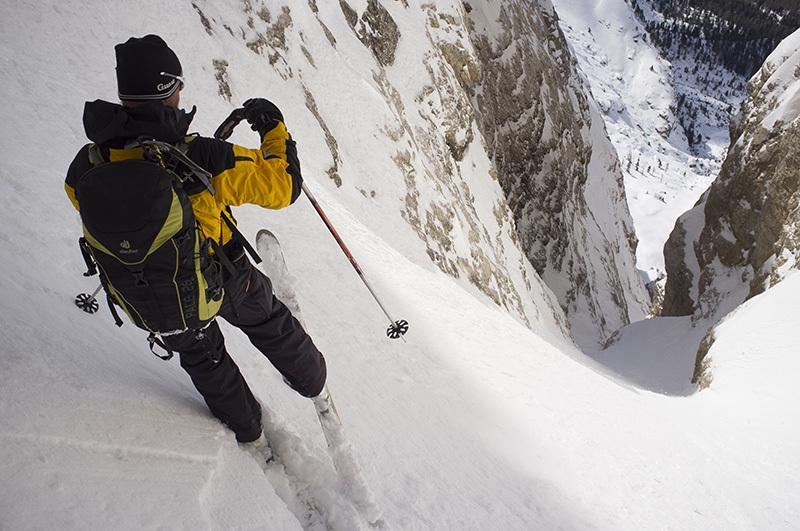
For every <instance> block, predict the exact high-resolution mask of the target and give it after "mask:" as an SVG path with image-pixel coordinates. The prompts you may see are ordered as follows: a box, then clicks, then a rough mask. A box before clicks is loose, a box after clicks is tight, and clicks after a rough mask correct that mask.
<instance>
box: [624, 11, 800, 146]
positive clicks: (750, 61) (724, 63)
mask: <svg viewBox="0 0 800 531" xmlns="http://www.w3.org/2000/svg"><path fill="white" fill-rule="evenodd" d="M628 2H629V3H630V5H631V6H632V7H633V9H634V11H635V13H636V15H637V17H638V18H639V20H640V21H641V22H642V23H643V24H644V26H645V29H646V30H647V34H648V35H649V37H650V38H651V40H652V43H653V44H654V45H655V46H656V48H657V49H658V50H659V51H660V53H661V55H662V56H663V57H664V58H665V59H667V60H668V61H669V62H670V63H671V64H672V66H673V86H674V87H675V91H676V102H675V115H676V117H677V119H678V122H679V123H680V125H681V126H682V128H683V130H684V131H685V132H686V137H687V139H688V141H689V145H690V146H691V147H692V150H693V152H694V153H695V154H697V155H700V156H703V155H704V154H706V153H707V152H708V146H706V145H705V142H706V141H707V140H708V139H707V138H705V137H704V136H703V134H702V132H701V130H702V129H703V126H705V125H708V124H712V125H714V124H720V125H721V124H724V123H726V122H727V121H729V120H730V118H731V117H732V116H733V114H735V113H736V112H738V110H739V109H738V106H739V103H740V102H741V100H742V97H743V95H744V91H745V85H746V84H747V80H748V79H749V78H750V77H751V76H752V75H753V74H755V72H756V71H757V70H758V69H759V68H760V67H761V65H762V64H763V62H764V60H765V59H766V58H767V56H768V55H769V54H770V53H771V52H772V50H774V49H775V47H776V46H777V45H778V43H780V42H781V41H782V40H783V39H784V38H786V37H787V36H788V35H790V34H791V33H792V32H793V31H794V30H796V29H797V28H798V27H800V2H799V1H797V0H786V1H782V0H773V1H761V0H759V1H755V0H691V1H690V0H628Z"/></svg>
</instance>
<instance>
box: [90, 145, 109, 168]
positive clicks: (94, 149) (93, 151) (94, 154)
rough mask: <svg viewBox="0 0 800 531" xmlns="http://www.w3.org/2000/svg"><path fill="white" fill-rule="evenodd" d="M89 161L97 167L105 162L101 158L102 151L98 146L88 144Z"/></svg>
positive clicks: (102, 157)
mask: <svg viewBox="0 0 800 531" xmlns="http://www.w3.org/2000/svg"><path fill="white" fill-rule="evenodd" d="M89 161H90V162H91V163H92V165H93V166H99V165H101V164H103V163H104V162H107V161H106V157H104V156H103V149H102V148H101V147H100V146H99V145H98V144H89Z"/></svg>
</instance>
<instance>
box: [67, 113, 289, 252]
mask: <svg viewBox="0 0 800 531" xmlns="http://www.w3.org/2000/svg"><path fill="white" fill-rule="evenodd" d="M193 117H194V110H192V112H191V113H186V112H185V111H183V110H181V109H177V108H175V107H167V106H165V105H164V104H163V103H162V102H160V101H152V102H147V103H145V104H142V105H139V106H137V107H123V106H122V105H118V104H114V103H109V102H105V101H101V100H97V101H93V102H87V103H86V106H85V108H84V114H83V123H84V128H85V130H86V136H87V137H88V138H89V139H90V140H91V141H92V142H94V143H95V144H97V145H98V146H100V148H101V152H102V153H103V158H104V160H108V161H114V160H124V159H135V158H142V157H143V155H142V150H141V148H136V149H130V150H126V149H125V145H126V143H128V142H129V141H130V140H133V139H136V138H138V137H140V136H148V137H152V138H155V139H156V140H160V141H163V142H169V143H173V144H177V143H182V142H184V143H186V146H187V151H186V155H187V156H188V157H189V158H190V159H192V160H193V161H194V162H196V163H197V164H199V165H200V166H201V167H202V168H204V169H205V170H206V171H208V172H209V173H211V175H212V179H211V184H212V185H213V187H214V190H215V193H214V195H212V194H211V193H210V192H209V191H208V190H207V189H205V188H202V189H201V190H198V191H197V192H196V193H192V191H188V190H187V191H188V192H189V193H190V199H191V201H192V206H193V207H194V213H195V217H196V218H197V221H198V223H199V224H200V228H201V230H202V231H203V233H204V235H205V236H206V237H210V238H213V239H215V240H216V241H217V242H219V243H220V244H221V245H225V244H226V243H228V242H229V241H230V240H231V238H232V235H231V232H230V230H229V229H228V227H227V226H226V225H225V224H224V223H223V222H222V218H221V212H223V211H224V212H228V213H230V207H232V206H238V205H243V204H254V205H259V206H261V207H264V208H269V209H279V208H283V207H286V206H288V205H290V204H291V203H293V202H294V201H295V200H296V199H297V197H298V196H299V195H300V190H301V185H302V182H303V180H302V176H301V173H300V162H299V160H298V158H297V149H296V147H295V143H294V141H293V140H292V138H291V136H290V135H289V133H288V132H287V131H286V127H285V126H284V124H283V123H281V122H278V124H277V126H276V127H274V128H273V129H272V130H270V131H267V132H265V133H264V136H263V138H262V141H261V148H260V149H248V148H245V147H241V146H237V145H234V144H230V143H228V142H224V141H221V140H217V139H214V138H208V137H203V136H198V135H187V131H188V129H189V124H190V123H191V121H192V118H193ZM90 146H91V144H87V145H86V146H84V147H83V148H82V149H81V150H80V151H79V152H78V154H77V155H76V157H75V159H74V160H73V161H72V164H71V165H70V167H69V170H68V171H67V178H66V182H65V188H66V191H67V195H68V196H69V198H70V200H71V201H72V204H73V205H74V206H75V208H76V209H78V210H80V204H79V201H78V199H77V198H76V197H75V186H76V183H77V181H78V179H79V178H80V176H81V175H83V174H84V173H85V172H86V171H88V170H90V169H91V168H92V167H93V163H92V161H91V160H90V158H89V152H90V149H89V148H90Z"/></svg>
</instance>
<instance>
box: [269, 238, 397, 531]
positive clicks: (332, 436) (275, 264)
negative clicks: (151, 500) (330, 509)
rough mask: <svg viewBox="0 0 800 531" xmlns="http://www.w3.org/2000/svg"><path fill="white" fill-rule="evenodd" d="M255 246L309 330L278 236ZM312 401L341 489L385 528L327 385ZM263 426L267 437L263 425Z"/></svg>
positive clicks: (372, 523)
mask: <svg viewBox="0 0 800 531" xmlns="http://www.w3.org/2000/svg"><path fill="white" fill-rule="evenodd" d="M256 249H257V250H258V254H259V255H261V258H262V260H263V261H262V263H261V264H260V265H261V268H262V270H263V271H264V273H265V274H266V275H267V276H268V277H269V279H270V280H271V281H272V289H273V292H274V293H275V296H276V297H277V298H278V299H279V300H280V301H281V302H283V303H284V304H285V305H286V307H287V308H289V310H290V311H291V312H292V315H294V316H295V318H296V319H297V320H298V321H300V323H301V324H302V325H303V327H304V328H306V329H308V327H307V326H306V323H305V321H304V320H303V316H302V312H301V311H300V304H299V302H298V300H297V295H296V292H295V285H296V279H295V278H294V277H293V276H292V275H291V274H290V273H289V270H288V268H287V266H286V260H285V257H284V255H283V251H282V249H281V245H280V242H279V241H278V239H277V237H276V236H275V235H274V234H273V233H272V232H270V231H269V230H266V229H262V230H260V231H259V232H258V234H257V235H256ZM312 402H313V403H314V409H315V410H316V412H317V416H318V417H319V422H320V425H321V427H322V433H323V435H324V436H325V442H326V443H327V449H328V454H329V456H330V458H331V461H332V463H333V467H334V469H335V471H336V474H337V480H338V482H339V484H340V487H341V489H342V490H343V491H344V493H345V494H346V496H347V497H348V498H349V499H350V500H351V501H352V503H353V505H354V506H355V507H356V509H357V510H358V513H359V515H360V516H361V518H363V520H364V521H365V522H366V523H367V524H368V526H369V527H370V528H377V529H383V528H385V527H386V523H385V522H384V520H382V513H381V510H380V508H379V507H378V505H377V504H376V503H375V500H374V499H373V495H372V492H371V491H370V489H369V488H368V487H367V485H366V482H365V480H364V477H363V474H362V472H361V467H360V466H359V464H358V461H357V460H356V457H355V452H354V450H353V447H352V445H351V444H350V441H349V439H348V438H347V435H346V433H345V429H344V426H343V424H342V420H341V418H340V417H339V413H338V411H337V410H336V405H335V404H334V402H333V398H332V397H331V393H330V390H329V389H328V386H327V385H326V386H325V389H324V390H323V392H322V393H321V394H320V395H319V396H317V397H315V398H313V399H312ZM264 428H265V432H266V433H267V436H268V438H269V433H268V432H267V427H266V425H265V427H264Z"/></svg>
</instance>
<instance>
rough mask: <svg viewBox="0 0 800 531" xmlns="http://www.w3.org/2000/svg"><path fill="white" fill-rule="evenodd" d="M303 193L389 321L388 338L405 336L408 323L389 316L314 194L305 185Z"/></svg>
mask: <svg viewBox="0 0 800 531" xmlns="http://www.w3.org/2000/svg"><path fill="white" fill-rule="evenodd" d="M303 193H305V194H306V197H308V200H309V201H311V204H312V205H313V206H314V210H316V211H317V214H319V217H321V218H322V221H323V222H324V223H325V226H326V227H328V230H329V231H330V233H331V235H333V238H334V239H335V240H336V243H338V244H339V247H340V248H341V249H342V251H343V252H344V254H345V256H347V259H348V260H349V261H350V264H351V265H352V266H353V269H355V270H356V273H358V277H359V278H360V279H361V281H362V282H363V283H364V285H365V286H366V287H367V289H368V290H369V292H370V294H371V295H372V298H373V299H375V302H377V303H378V306H380V308H381V310H383V313H384V314H385V315H386V317H387V318H388V319H389V322H390V323H391V327H390V328H389V330H388V331H387V334H388V335H389V337H393V338H396V337H402V336H403V334H405V332H406V330H407V329H408V323H407V322H405V321H395V320H394V319H392V316H391V315H389V311H388V310H387V309H386V307H385V306H384V305H383V303H382V302H381V300H380V298H378V295H377V294H376V293H375V290H374V289H372V286H371V285H370V283H369V281H368V280H367V277H366V276H364V272H363V271H362V270H361V266H359V265H358V262H357V261H356V259H355V258H354V257H353V254H352V253H351V252H350V249H348V248H347V245H345V243H344V241H343V240H342V237H341V236H339V233H338V232H336V228H334V226H333V224H332V223H331V222H330V220H329V219H328V216H326V215H325V211H323V210H322V207H321V206H320V205H319V203H318V202H317V200H316V199H315V198H314V194H312V193H311V191H310V190H309V189H308V187H307V186H306V184H305V183H303ZM393 333H394V335H393ZM403 339H405V338H403Z"/></svg>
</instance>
